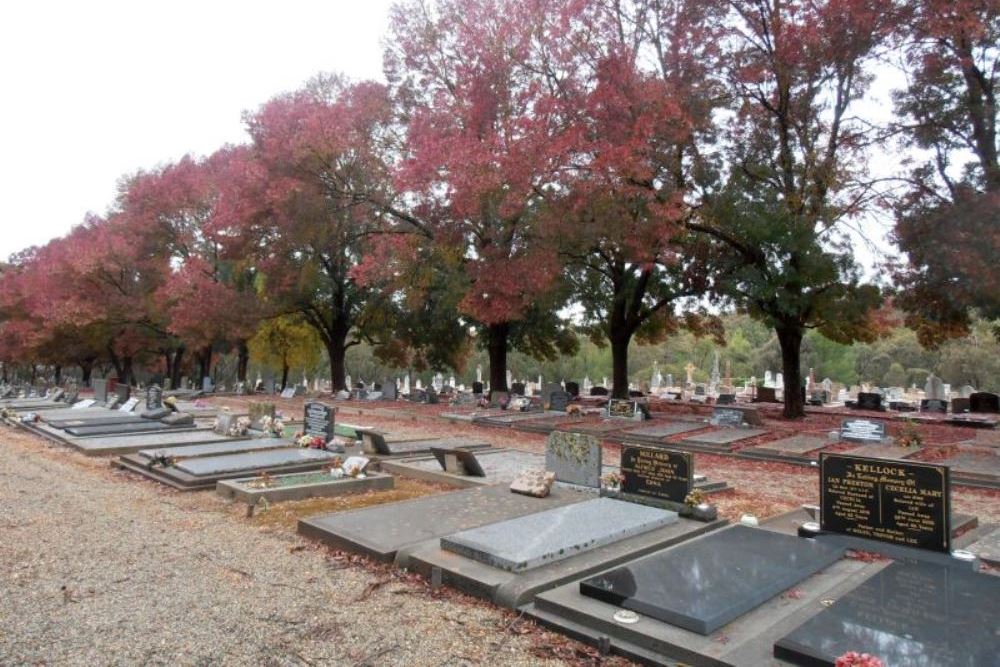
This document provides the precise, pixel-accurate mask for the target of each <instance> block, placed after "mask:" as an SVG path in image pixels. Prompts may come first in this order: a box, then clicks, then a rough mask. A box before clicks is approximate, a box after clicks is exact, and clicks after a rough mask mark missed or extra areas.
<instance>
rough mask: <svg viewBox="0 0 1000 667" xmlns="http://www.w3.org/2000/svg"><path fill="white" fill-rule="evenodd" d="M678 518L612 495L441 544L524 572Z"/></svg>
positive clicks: (477, 530)
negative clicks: (610, 497)
mask: <svg viewBox="0 0 1000 667" xmlns="http://www.w3.org/2000/svg"><path fill="white" fill-rule="evenodd" d="M676 521H677V514H676V513H675V512H669V511H666V510H660V509H656V508H652V507H645V506H643V505H636V504H633V503H626V502H622V501H619V500H611V499H609V498H594V499H593V500H588V501H586V502H582V503H577V504H575V505H569V506H567V507H559V508H555V509H551V510H547V511H545V512H539V513H537V514H532V515H529V516H526V517H519V518H517V519H509V520H507V521H501V522H499V523H494V524H490V525H488V526H481V527H479V528H473V529H471V530H467V531H464V532H461V533H456V534H454V535H449V536H447V537H443V538H441V547H442V548H443V549H445V550H446V551H451V552H452V553H457V554H459V555H462V556H465V557H466V558H471V559H472V560H476V561H479V562H481V563H486V564H487V565H490V566H492V567H496V568H499V569H501V570H506V571H508V572H525V571H527V570H532V569H534V568H536V567H540V566H542V565H546V564H548V563H554V562H556V561H559V560H563V559H565V558H570V557H572V556H574V555H576V554H579V553H584V552H586V551H590V550H591V549H595V548H597V547H600V546H603V545H605V544H609V543H611V542H616V541H618V540H622V539H625V538H628V537H632V536H633V535H640V534H642V533H645V532H648V531H650V530H653V529H655V528H661V527H663V526H665V525H668V524H671V523H674V522H676Z"/></svg>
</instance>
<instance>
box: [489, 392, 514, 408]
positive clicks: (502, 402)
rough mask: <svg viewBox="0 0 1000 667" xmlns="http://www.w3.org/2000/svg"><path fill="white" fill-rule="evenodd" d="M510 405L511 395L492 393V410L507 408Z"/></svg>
mask: <svg viewBox="0 0 1000 667" xmlns="http://www.w3.org/2000/svg"><path fill="white" fill-rule="evenodd" d="M508 403H510V394H508V393H507V392H505V391H492V392H490V407H491V408H506V407H507V404H508Z"/></svg>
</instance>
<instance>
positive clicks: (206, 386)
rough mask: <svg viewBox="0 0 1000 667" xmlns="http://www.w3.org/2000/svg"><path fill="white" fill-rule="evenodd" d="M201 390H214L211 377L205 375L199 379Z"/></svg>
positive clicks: (208, 392) (207, 392) (208, 391)
mask: <svg viewBox="0 0 1000 667" xmlns="http://www.w3.org/2000/svg"><path fill="white" fill-rule="evenodd" d="M201 390H202V391H203V392H205V393H206V394H211V393H212V392H213V391H215V383H214V382H213V381H212V378H210V377H208V376H207V375H206V376H205V377H203V378H202V379H201Z"/></svg>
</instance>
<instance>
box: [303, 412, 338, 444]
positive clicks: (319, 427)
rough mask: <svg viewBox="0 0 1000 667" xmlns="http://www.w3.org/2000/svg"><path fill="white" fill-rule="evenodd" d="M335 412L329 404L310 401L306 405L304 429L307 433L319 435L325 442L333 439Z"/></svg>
mask: <svg viewBox="0 0 1000 667" xmlns="http://www.w3.org/2000/svg"><path fill="white" fill-rule="evenodd" d="M333 413H334V410H333V408H331V407H330V406H329V405H325V404H323V403H316V402H308V403H306V406H305V417H304V420H303V426H302V431H303V433H305V434H306V435H313V436H319V437H321V438H323V440H324V442H330V441H331V440H333Z"/></svg>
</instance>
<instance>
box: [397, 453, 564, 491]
mask: <svg viewBox="0 0 1000 667" xmlns="http://www.w3.org/2000/svg"><path fill="white" fill-rule="evenodd" d="M472 453H473V455H475V457H476V460H477V461H478V462H479V465H480V467H482V469H483V472H484V473H485V476H484V477H469V476H466V475H457V474H454V473H450V472H445V471H444V470H442V469H441V464H440V463H438V461H437V459H436V458H434V457H433V456H420V457H414V458H407V459H400V460H388V459H385V460H382V461H381V462H380V464H379V465H380V466H381V468H382V470H384V471H385V472H391V473H393V474H395V475H403V476H406V477H412V478H415V479H422V480H424V481H428V482H437V483H442V484H450V485H453V486H459V487H471V486H489V485H493V484H510V482H511V481H513V479H514V478H515V477H516V476H517V474H518V473H519V472H521V471H522V470H524V469H525V468H532V469H544V468H545V457H544V456H543V455H542V454H536V453H533V452H522V451H519V450H516V449H484V450H476V451H473V452H472Z"/></svg>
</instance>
